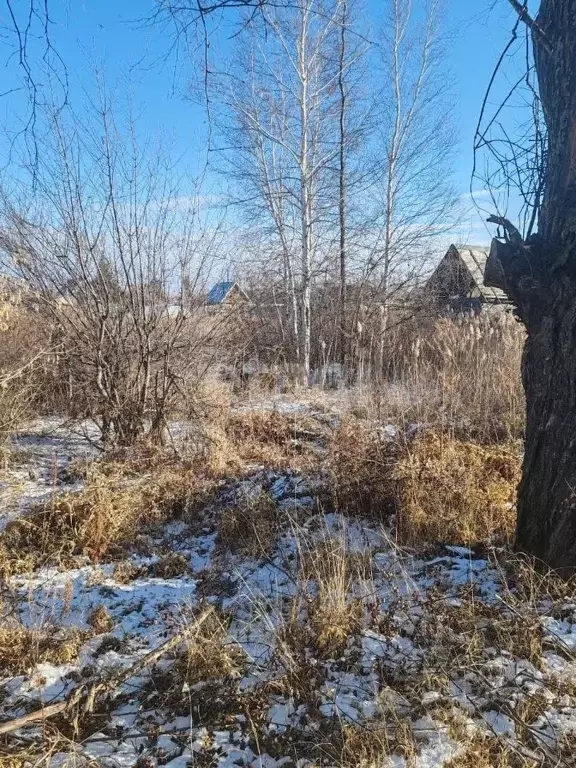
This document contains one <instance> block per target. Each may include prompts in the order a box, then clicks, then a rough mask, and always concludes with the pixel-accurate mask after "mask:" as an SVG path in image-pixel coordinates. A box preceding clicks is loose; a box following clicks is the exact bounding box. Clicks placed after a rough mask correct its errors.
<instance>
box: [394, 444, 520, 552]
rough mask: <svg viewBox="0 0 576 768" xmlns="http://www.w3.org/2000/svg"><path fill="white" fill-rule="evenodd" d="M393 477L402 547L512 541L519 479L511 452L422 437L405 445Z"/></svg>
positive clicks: (509, 448)
mask: <svg viewBox="0 0 576 768" xmlns="http://www.w3.org/2000/svg"><path fill="white" fill-rule="evenodd" d="M392 477H393V478H394V481H395V489H396V494H397V504H398V510H399V532H400V536H401V539H402V540H403V541H404V542H405V543H407V544H410V545H416V544H422V543H443V544H446V543H450V544H462V545H465V546H473V545H475V544H478V543H485V542H491V541H497V542H509V541H510V540H511V538H512V535H513V532H514V527H515V523H516V512H515V508H514V504H515V498H516V485H517V483H518V480H519V478H520V457H519V454H518V451H517V450H516V449H515V447H513V446H500V445H495V446H483V445H478V444H476V443H471V442H463V441H461V440H457V439H454V438H452V437H449V436H448V435H445V434H442V433H437V432H425V433H423V434H421V435H419V436H417V437H416V438H415V439H414V440H413V441H412V442H411V443H410V444H408V445H407V448H406V451H405V453H404V455H402V456H401V457H399V459H398V461H397V462H396V464H395V466H394V469H393V472H392Z"/></svg>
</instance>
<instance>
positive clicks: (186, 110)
mask: <svg viewBox="0 0 576 768" xmlns="http://www.w3.org/2000/svg"><path fill="white" fill-rule="evenodd" d="M367 2H368V5H369V11H370V15H371V17H372V19H373V20H374V21H373V23H375V24H377V23H378V14H379V8H380V7H381V0H367ZM445 2H446V16H445V22H446V23H445V26H446V29H447V65H448V67H449V68H450V69H451V71H452V73H453V75H454V79H455V86H454V114H453V119H454V120H455V123H456V125H457V128H458V133H459V136H460V143H459V146H458V147H457V148H456V149H455V158H454V159H455V163H454V165H455V170H456V174H455V182H456V184H457V187H458V190H459V192H460V193H461V194H462V196H463V200H464V201H465V202H467V201H466V197H465V196H466V193H467V191H468V188H469V182H470V171H471V167H472V141H473V135H474V129H475V127H476V122H477V119H478V114H479V110H480V105H481V102H482V99H483V96H484V92H485V89H486V85H487V83H488V81H489V79H490V76H491V73H492V71H493V68H494V64H495V62H496V60H497V59H498V56H499V55H500V52H501V51H502V49H503V47H504V46H505V44H506V42H507V40H508V39H509V36H510V29H511V28H512V25H513V23H514V13H513V11H512V9H511V8H510V6H509V4H508V3H507V2H506V0H445ZM151 8H152V2H149V0H51V14H52V18H53V39H54V43H55V46H56V48H57V49H58V51H59V52H60V53H61V54H62V56H63V58H64V60H65V63H66V67H67V70H68V73H69V77H70V93H71V98H72V101H73V102H74V100H75V99H80V97H81V95H82V93H83V91H84V90H85V89H86V87H87V86H86V83H89V84H90V83H93V82H94V72H95V70H96V69H102V68H103V70H104V75H105V80H106V82H107V85H108V87H109V88H110V89H111V91H112V92H113V93H116V94H128V93H130V98H131V100H132V101H133V103H134V104H136V108H137V114H138V116H139V125H140V130H141V131H144V132H145V133H146V134H147V135H148V136H150V137H153V138H154V137H162V139H163V141H164V142H165V143H167V144H169V145H172V147H173V151H174V152H175V154H176V156H177V157H178V158H179V161H180V165H181V167H182V168H190V170H191V172H194V170H197V169H198V168H199V167H203V164H204V162H205V160H206V151H205V147H206V125H207V117H206V111H205V109H204V107H203V106H202V104H200V103H198V102H195V101H194V99H193V98H190V83H191V82H193V80H194V76H195V75H194V63H193V61H194V59H196V61H198V59H199V55H198V53H197V54H196V56H190V57H186V56H183V57H181V58H180V60H179V62H176V60H175V57H174V56H173V55H170V47H171V37H170V34H169V32H168V30H166V29H162V28H159V27H154V26H150V25H148V24H146V23H143V21H142V20H143V19H144V18H145V17H146V16H147V15H148V14H149V13H150V11H151ZM212 23H213V25H215V26H216V31H215V32H214V33H213V34H212V36H211V55H213V56H214V57H215V58H216V59H217V58H218V57H225V55H226V47H227V41H228V39H229V36H230V34H231V32H232V27H231V25H230V15H229V14H228V15H227V17H226V19H225V20H219V19H216V18H214V19H213V20H212ZM0 72H1V70H0ZM5 85H6V84H5V83H0V92H1V91H3V90H4V89H5ZM90 87H91V86H90V85H89V86H88V89H89V88H90ZM17 99H18V97H17V96H16V97H14V98H11V97H8V98H4V99H2V100H1V101H0V121H1V123H2V124H5V125H6V124H9V123H10V121H11V118H12V117H13V115H14V103H15V101H16V102H17ZM456 234H457V235H459V239H463V240H468V241H474V242H488V241H489V238H490V234H489V230H488V229H486V227H485V226H484V225H483V223H482V217H481V216H480V215H478V214H477V213H475V212H474V211H470V213H469V214H468V215H467V216H466V217H465V220H464V221H463V224H462V226H461V228H460V232H458V233H455V236H456Z"/></svg>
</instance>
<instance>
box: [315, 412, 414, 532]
mask: <svg viewBox="0 0 576 768" xmlns="http://www.w3.org/2000/svg"><path fill="white" fill-rule="evenodd" d="M398 452H399V445H398V444H397V443H391V442H389V441H387V440H383V439H382V437H381V436H380V435H379V434H378V432H377V430H376V429H375V427H374V426H373V425H371V424H369V423H367V422H364V421H361V420H360V419H357V418H356V417H354V416H351V415H349V416H347V417H346V418H344V419H343V420H342V423H341V425H340V427H339V428H338V429H337V430H336V431H335V433H334V435H333V438H332V440H331V443H330V453H329V458H328V467H329V472H330V492H331V494H332V499H333V503H334V506H335V508H336V509H337V510H338V511H340V512H343V513H345V514H349V515H350V514H357V515H362V516H364V517H376V518H378V519H383V518H385V517H388V516H389V515H390V514H391V512H393V511H394V506H395V499H394V489H393V484H392V483H391V475H390V473H391V470H392V468H393V466H394V463H395V461H396V458H397V455H398Z"/></svg>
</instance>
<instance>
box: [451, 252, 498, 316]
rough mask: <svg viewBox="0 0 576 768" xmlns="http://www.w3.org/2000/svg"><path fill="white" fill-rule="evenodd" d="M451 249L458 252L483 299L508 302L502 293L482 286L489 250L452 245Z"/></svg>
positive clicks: (496, 289)
mask: <svg viewBox="0 0 576 768" xmlns="http://www.w3.org/2000/svg"><path fill="white" fill-rule="evenodd" d="M451 247H453V248H455V250H456V251H458V253H459V255H460V258H461V259H462V261H463V262H464V264H465V265H466V268H467V269H468V272H470V275H471V276H472V279H473V280H474V283H475V284H476V286H477V288H478V290H479V291H480V294H481V295H482V296H483V298H485V299H489V300H491V301H499V302H505V301H508V297H507V296H506V294H505V293H504V291H501V290H500V289H499V288H491V287H490V288H489V287H487V286H485V285H484V270H485V269H486V262H487V260H488V256H489V255H490V248H488V247H485V246H480V245H454V246H451Z"/></svg>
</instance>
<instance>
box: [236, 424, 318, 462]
mask: <svg viewBox="0 0 576 768" xmlns="http://www.w3.org/2000/svg"><path fill="white" fill-rule="evenodd" d="M225 434H226V437H227V438H228V440H230V442H231V443H232V444H233V445H234V446H235V447H236V450H237V453H238V456H239V457H240V459H241V461H242V462H243V463H257V464H264V465H265V466H268V467H280V468H281V467H292V468H295V469H298V468H310V466H313V465H315V464H316V463H317V456H316V453H315V451H314V449H313V446H312V445H311V444H310V443H311V442H313V441H316V440H321V439H324V438H326V436H327V429H326V427H325V426H323V425H321V424H319V422H318V421H316V420H315V419H313V418H311V417H309V416H305V415H302V414H291V415H290V414H283V413H279V412H278V411H273V410H262V411H236V412H232V413H231V414H230V417H229V419H228V421H227V422H226V425H225Z"/></svg>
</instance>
